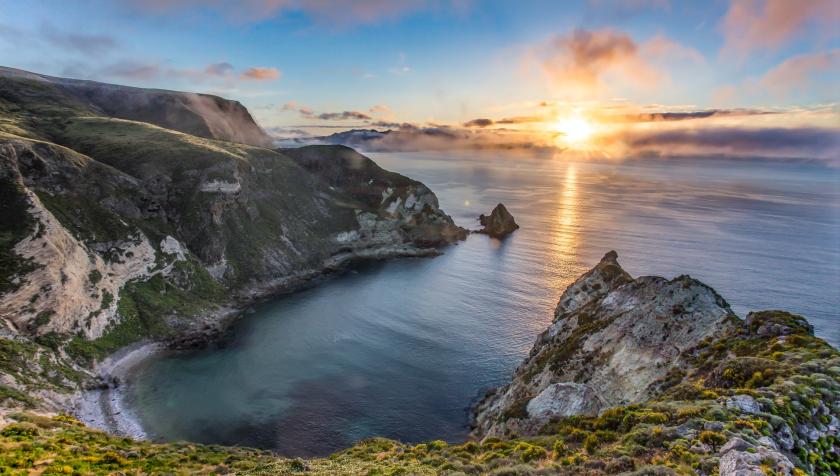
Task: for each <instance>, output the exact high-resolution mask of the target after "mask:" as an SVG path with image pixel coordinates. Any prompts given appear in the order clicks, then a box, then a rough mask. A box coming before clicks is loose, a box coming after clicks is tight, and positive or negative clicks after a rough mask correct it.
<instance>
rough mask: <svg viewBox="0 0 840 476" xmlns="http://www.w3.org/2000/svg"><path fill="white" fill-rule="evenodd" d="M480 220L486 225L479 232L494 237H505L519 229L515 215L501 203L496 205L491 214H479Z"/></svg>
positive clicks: (482, 224)
mask: <svg viewBox="0 0 840 476" xmlns="http://www.w3.org/2000/svg"><path fill="white" fill-rule="evenodd" d="M478 221H479V223H481V226H483V227H484V228H483V229H481V230H479V233H484V234H486V235H490V236H492V237H493V238H503V237H505V236H507V235H509V234H511V233H513V232H514V231H516V230H518V229H519V225H517V224H516V220H514V219H513V215H511V214H510V212H509V211H508V209H507V208H505V206H504V205H503V204H501V203H500V204H498V205H496V208H494V209H493V211H492V212H490V215H489V216H487V215H484V214H482V215H481V216H479V217H478Z"/></svg>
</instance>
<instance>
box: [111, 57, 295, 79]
mask: <svg viewBox="0 0 840 476" xmlns="http://www.w3.org/2000/svg"><path fill="white" fill-rule="evenodd" d="M99 74H100V75H102V76H106V77H109V76H110V77H114V78H121V79H128V80H133V81H152V80H157V79H161V78H167V79H182V80H187V81H190V82H196V83H201V82H205V81H216V82H218V81H220V80H221V81H223V82H224V83H226V84H230V83H232V82H233V81H235V80H236V79H237V78H238V79H240V80H242V81H270V80H275V79H278V78H279V77H280V72H279V71H278V70H277V69H276V68H262V67H252V68H247V69H245V70H244V71H242V73H240V74H239V75H238V76H237V75H236V74H235V68H234V67H233V65H231V64H230V63H228V62H219V63H211V64H208V65H207V66H204V67H203V68H175V67H172V66H168V65H166V64H162V63H157V62H138V61H120V62H116V63H112V64H109V65H106V66H104V67H102V68H100V69H99Z"/></svg>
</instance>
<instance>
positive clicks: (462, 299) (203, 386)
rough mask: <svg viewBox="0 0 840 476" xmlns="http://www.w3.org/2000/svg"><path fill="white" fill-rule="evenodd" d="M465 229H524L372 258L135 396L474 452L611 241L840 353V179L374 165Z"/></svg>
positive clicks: (745, 170) (178, 422)
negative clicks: (563, 299) (418, 190)
mask: <svg viewBox="0 0 840 476" xmlns="http://www.w3.org/2000/svg"><path fill="white" fill-rule="evenodd" d="M371 157H372V158H374V160H376V161H377V162H378V163H379V164H380V165H381V166H383V167H384V168H387V169H390V170H394V171H397V172H400V173H403V174H404V175H407V176H409V177H412V178H415V179H417V180H421V181H423V182H424V183H426V184H427V185H428V186H430V187H431V188H432V190H434V191H435V193H436V194H437V195H438V198H439V199H440V202H441V206H442V207H443V209H444V210H446V211H447V212H448V213H450V214H451V215H452V216H453V218H454V219H455V221H456V222H458V223H459V224H460V225H462V226H466V227H469V228H477V226H478V224H477V221H476V217H477V216H478V215H479V214H480V213H486V212H489V211H490V210H491V209H492V208H493V206H495V204H496V203H498V202H503V203H505V205H506V206H507V207H508V209H510V211H511V212H512V213H513V215H514V216H515V217H516V220H517V222H518V223H519V224H520V225H521V229H520V230H519V231H517V232H515V233H514V234H513V235H512V236H510V237H509V238H508V239H506V240H504V241H502V242H500V241H497V240H493V239H490V238H488V237H486V236H483V235H475V236H471V237H470V238H469V239H468V240H467V241H466V242H464V243H461V244H459V245H457V246H452V247H449V248H447V249H446V250H445V255H443V256H440V257H437V258H434V259H403V260H394V261H389V262H386V263H375V264H366V265H362V266H360V267H358V268H356V269H354V270H353V271H350V272H347V273H344V274H342V275H341V276H338V277H335V278H333V279H329V280H326V281H324V282H321V283H319V284H318V286H316V287H311V288H309V289H306V290H304V291H302V292H299V293H295V294H293V295H290V296H285V297H281V298H278V299H275V300H273V301H270V302H267V303H265V304H262V305H260V306H257V307H256V308H255V309H254V310H253V313H251V314H250V315H248V316H247V317H246V318H244V319H242V320H241V321H239V322H238V323H237V324H236V325H235V326H234V328H233V330H232V332H231V334H230V335H229V336H227V338H226V339H225V340H224V341H222V342H220V343H219V345H217V346H213V347H211V348H209V349H206V350H201V351H197V352H193V353H188V354H178V355H170V356H166V357H162V358H159V359H156V360H153V361H150V362H147V363H146V364H145V365H143V366H142V367H141V368H140V369H138V371H137V372H136V374H135V375H134V378H133V381H132V383H131V384H130V385H129V387H128V395H127V399H128V403H129V405H130V407H131V408H132V410H133V412H134V413H136V414H137V416H138V417H139V418H140V420H141V422H142V423H143V425H144V428H145V429H146V430H147V431H148V432H149V433H150V434H151V435H153V436H155V437H158V438H163V439H167V440H178V439H184V440H191V441H196V442H203V443H224V444H238V445H245V446H257V447H263V448H271V449H275V450H278V451H279V452H280V453H282V454H286V455H322V454H327V453H330V452H332V451H335V450H338V449H342V448H345V447H347V446H348V445H350V444H352V443H353V442H354V441H357V440H359V439H361V438H365V437H370V436H385V437H390V438H396V439H400V440H403V441H407V442H416V441H421V440H428V439H437V438H441V439H447V440H458V439H461V438H464V437H465V436H466V434H467V432H468V416H469V415H468V407H469V406H470V404H471V402H472V401H473V400H474V399H476V398H477V397H478V396H479V395H480V393H481V392H482V390H483V389H486V388H488V387H492V386H495V385H499V384H501V383H503V382H505V381H506V379H507V378H509V376H510V374H511V373H512V372H513V370H514V369H515V367H516V366H517V365H518V363H519V362H520V361H521V360H522V358H523V357H524V356H525V355H526V353H527V352H528V350H529V349H530V347H531V344H532V343H533V341H534V339H535V338H536V336H537V334H538V333H539V332H541V331H542V330H543V329H544V328H545V327H546V326H547V325H548V324H549V323H550V321H551V318H552V314H553V309H554V306H555V305H556V302H557V299H558V297H559V295H560V293H562V291H563V289H564V288H565V286H566V285H568V284H569V283H570V282H571V281H573V280H574V279H575V278H576V277H577V276H578V275H580V274H581V273H582V272H584V271H585V270H587V269H588V268H590V267H591V266H592V265H594V264H595V263H596V262H597V261H598V260H599V259H600V258H601V256H603V254H604V253H605V252H607V251H609V250H611V249H615V250H616V251H618V253H619V261H620V262H621V263H622V265H623V266H624V268H625V269H626V270H627V271H628V272H630V273H631V274H632V275H634V276H638V275H650V274H653V275H662V276H666V277H674V276H677V275H679V274H690V275H691V276H693V277H695V278H698V279H700V280H702V281H703V282H705V283H707V284H709V285H710V286H712V287H714V288H715V289H716V290H717V291H718V292H719V293H720V294H721V295H723V297H724V298H726V299H727V300H728V301H729V303H730V304H731V305H732V307H733V309H734V310H735V312H736V313H737V314H739V315H740V316H742V317H743V316H745V315H746V312H747V311H750V310H760V309H770V308H776V309H785V310H789V311H792V312H796V313H800V314H803V315H805V316H806V317H808V318H809V319H810V321H811V322H812V323H813V324H814V325H815V327H816V332H817V334H818V335H819V336H821V337H823V338H825V339H827V340H829V341H830V342H831V343H832V344H834V345H837V344H838V343H840V317H839V316H838V315H837V313H836V310H837V309H838V308H840V288H838V286H837V283H838V282H840V171H838V170H837V169H833V168H828V167H824V166H822V165H816V164H814V165H811V164H802V163H782V162H746V161H734V162H733V161H719V160H693V161H692V160H679V161H666V160H658V161H632V162H614V163H591V162H569V161H563V160H551V159H537V158H527V157H520V156H516V157H510V156H506V155H503V154H500V153H457V154H456V153H400V154H371Z"/></svg>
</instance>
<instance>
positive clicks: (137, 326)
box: [66, 260, 226, 365]
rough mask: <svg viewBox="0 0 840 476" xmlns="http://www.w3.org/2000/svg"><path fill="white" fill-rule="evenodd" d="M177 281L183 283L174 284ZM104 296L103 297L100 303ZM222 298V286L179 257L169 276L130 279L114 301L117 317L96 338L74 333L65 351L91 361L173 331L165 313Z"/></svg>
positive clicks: (193, 309) (185, 311)
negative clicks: (90, 338) (89, 338)
mask: <svg viewBox="0 0 840 476" xmlns="http://www.w3.org/2000/svg"><path fill="white" fill-rule="evenodd" d="M176 281H177V282H179V283H186V284H177V285H176V284H175V282H176ZM106 297H107V296H106ZM106 297H103V307H104V306H105V301H106ZM225 298H226V293H225V291H224V288H222V286H221V285H220V284H219V283H217V282H216V281H215V280H213V278H212V277H210V275H209V274H208V273H207V271H206V270H205V269H204V268H202V267H201V266H200V265H199V264H198V263H196V262H194V261H191V260H188V261H179V262H177V263H176V264H175V265H174V271H173V274H172V275H171V276H170V277H168V278H165V277H163V276H162V275H160V274H156V275H155V276H153V277H152V278H150V279H148V280H146V281H135V282H131V283H128V284H127V285H126V286H125V287H123V289H122V290H121V291H120V299H119V301H118V303H117V314H118V315H119V321H118V322H117V323H116V324H114V325H113V326H111V327H110V328H109V329H108V330H106V331H105V334H104V335H103V336H102V337H100V338H98V339H94V340H87V339H85V338H84V337H81V336H75V337H73V338H72V339H71V340H70V342H69V343H68V345H67V348H66V350H67V353H68V354H69V355H71V356H73V357H74V358H76V359H77V360H78V361H79V362H80V363H82V364H84V365H90V364H91V363H93V362H94V361H95V360H99V359H102V358H104V357H106V356H107V355H108V354H111V353H113V352H116V351H117V350H119V349H121V348H123V347H125V346H127V345H129V344H133V343H135V342H138V341H140V340H143V339H158V340H165V339H166V338H168V337H171V336H172V335H173V334H174V330H173V328H172V327H171V326H170V324H169V323H168V320H167V317H168V316H179V317H191V316H195V315H197V314H200V313H204V312H208V311H211V310H213V309H214V308H215V307H216V306H217V305H218V304H219V303H221V302H223V301H224V299H225ZM109 305H110V303H109Z"/></svg>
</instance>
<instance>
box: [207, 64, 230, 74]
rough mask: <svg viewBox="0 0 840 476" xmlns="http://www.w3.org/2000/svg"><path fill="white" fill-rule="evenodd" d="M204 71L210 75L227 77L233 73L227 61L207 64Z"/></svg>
mask: <svg viewBox="0 0 840 476" xmlns="http://www.w3.org/2000/svg"><path fill="white" fill-rule="evenodd" d="M204 72H205V73H207V74H208V75H210V76H222V77H227V76H230V75H231V74H233V65H232V64H230V63H227V62H222V63H212V64H208V65H207V66H206V67H205V68H204Z"/></svg>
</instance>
